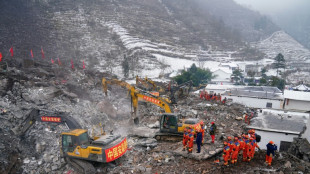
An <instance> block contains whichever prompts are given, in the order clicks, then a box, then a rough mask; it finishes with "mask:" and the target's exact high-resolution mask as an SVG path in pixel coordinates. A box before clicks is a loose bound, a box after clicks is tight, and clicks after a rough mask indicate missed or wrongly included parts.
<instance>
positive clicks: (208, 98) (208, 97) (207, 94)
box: [205, 91, 210, 101]
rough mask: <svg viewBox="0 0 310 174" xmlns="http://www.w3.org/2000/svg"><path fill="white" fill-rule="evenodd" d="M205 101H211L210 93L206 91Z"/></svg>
mask: <svg viewBox="0 0 310 174" xmlns="http://www.w3.org/2000/svg"><path fill="white" fill-rule="evenodd" d="M205 99H206V100H207V101H209V100H210V95H209V93H208V92H207V91H206V93H205Z"/></svg>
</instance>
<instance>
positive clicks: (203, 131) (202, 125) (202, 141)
mask: <svg viewBox="0 0 310 174" xmlns="http://www.w3.org/2000/svg"><path fill="white" fill-rule="evenodd" d="M200 127H201V133H202V139H201V146H203V143H204V137H205V129H204V123H203V121H202V120H201V121H200Z"/></svg>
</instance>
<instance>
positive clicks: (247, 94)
mask: <svg viewBox="0 0 310 174" xmlns="http://www.w3.org/2000/svg"><path fill="white" fill-rule="evenodd" d="M224 97H226V98H227V99H228V100H232V102H234V103H239V104H242V105H245V106H247V107H253V108H273V109H282V106H283V100H284V98H283V95H282V92H281V91H280V90H279V89H278V88H276V87H267V86H245V87H243V88H235V89H230V90H227V91H226V92H224V93H223V94H222V98H224Z"/></svg>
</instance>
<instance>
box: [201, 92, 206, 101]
mask: <svg viewBox="0 0 310 174" xmlns="http://www.w3.org/2000/svg"><path fill="white" fill-rule="evenodd" d="M204 96H205V92H204V91H200V99H201V100H203V98H204Z"/></svg>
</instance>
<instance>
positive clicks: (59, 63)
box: [57, 58, 61, 66]
mask: <svg viewBox="0 0 310 174" xmlns="http://www.w3.org/2000/svg"><path fill="white" fill-rule="evenodd" d="M57 61H58V65H59V66H60V65H61V62H60V60H59V58H57Z"/></svg>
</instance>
